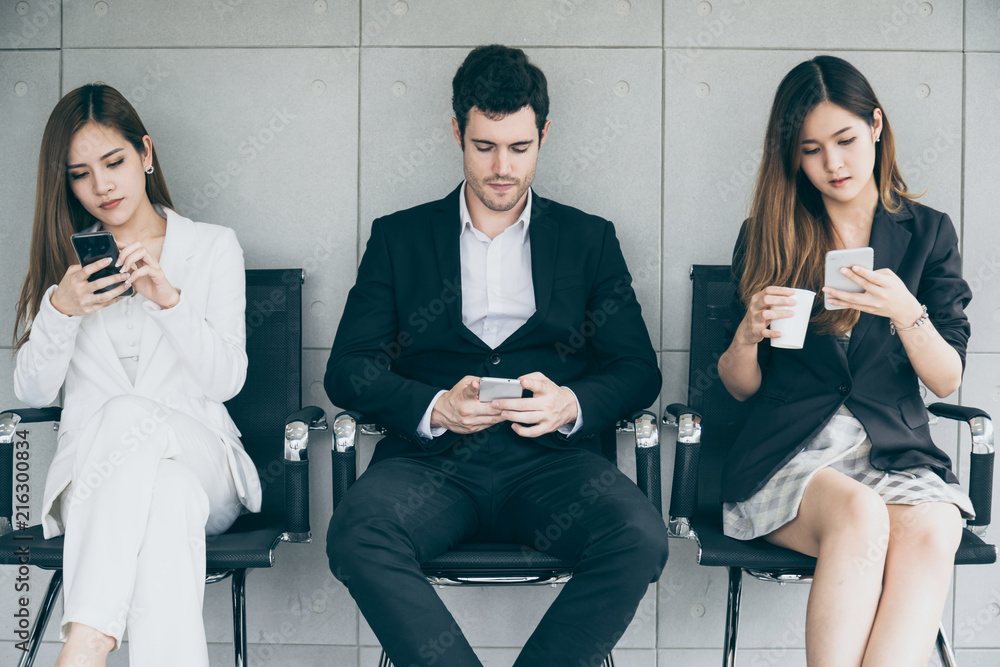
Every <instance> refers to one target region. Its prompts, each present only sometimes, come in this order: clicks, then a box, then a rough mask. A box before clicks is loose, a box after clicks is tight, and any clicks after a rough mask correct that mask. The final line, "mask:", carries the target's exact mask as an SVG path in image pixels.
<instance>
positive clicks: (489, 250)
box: [417, 183, 583, 440]
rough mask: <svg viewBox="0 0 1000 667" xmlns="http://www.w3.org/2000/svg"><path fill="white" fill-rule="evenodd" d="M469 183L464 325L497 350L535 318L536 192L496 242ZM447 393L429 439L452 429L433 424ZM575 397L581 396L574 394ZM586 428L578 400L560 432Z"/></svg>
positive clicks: (427, 420) (463, 244)
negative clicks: (481, 223)
mask: <svg viewBox="0 0 1000 667" xmlns="http://www.w3.org/2000/svg"><path fill="white" fill-rule="evenodd" d="M465 185H466V184H465V183H462V187H461V188H460V189H459V194H458V212H459V218H460V219H461V222H462V225H461V228H460V229H459V253H460V255H459V257H460V262H461V265H462V324H464V325H465V326H466V327H468V329H469V330H470V331H471V332H472V333H474V334H475V335H476V336H477V337H479V339H480V340H482V341H483V342H484V343H486V344H487V345H489V346H490V348H491V349H496V348H497V347H499V345H500V344H501V343H503V342H504V341H505V340H507V338H508V337H510V335H511V334H513V333H514V332H515V331H517V330H518V329H520V328H521V327H522V326H523V325H524V323H525V322H527V321H528V318H530V317H531V316H532V315H534V314H535V286H534V283H532V281H531V237H530V236H529V235H528V226H529V225H530V224H531V197H532V193H531V189H530V188H529V189H528V197H527V201H526V202H525V205H524V210H523V211H522V212H521V215H520V216H518V218H517V221H516V222H515V223H514V224H513V225H511V226H510V227H508V228H507V229H505V230H504V231H503V232H501V233H500V234H498V235H497V236H496V238H494V239H492V240H491V239H490V237H488V236H486V234H483V233H482V232H481V231H479V230H478V229H476V228H475V227H474V226H473V224H472V216H471V215H469V206H468V204H467V203H466V200H465V189H466V188H465ZM444 393H446V392H445V391H439V392H438V393H437V395H436V396H435V397H434V399H433V400H432V401H431V403H430V405H429V406H428V407H427V411H426V412H424V416H423V419H421V420H420V424H419V425H418V426H417V435H419V436H420V437H421V438H424V439H427V440H429V439H432V438H436V437H438V436H440V435H443V434H444V433H445V431H447V429H446V428H444V427H443V426H431V413H433V412H434V406H435V405H437V402H438V399H439V398H441V395H442V394H444ZM574 398H575V395H574ZM581 426H583V411H582V410H581V408H580V400H579V399H577V401H576V422H575V423H570V424H566V425H564V426H562V427H560V428H559V432H560V433H562V434H563V435H566V436H569V435H572V434H574V433H576V432H577V431H578V430H579V429H580V427H581Z"/></svg>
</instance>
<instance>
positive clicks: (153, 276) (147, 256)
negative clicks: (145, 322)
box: [117, 241, 181, 309]
mask: <svg viewBox="0 0 1000 667" xmlns="http://www.w3.org/2000/svg"><path fill="white" fill-rule="evenodd" d="M118 249H119V255H118V263H117V266H119V267H120V268H121V270H122V272H123V273H128V274H129V279H128V282H130V283H132V286H133V287H134V288H135V290H136V291H137V292H139V294H141V295H143V296H144V297H146V298H147V299H149V300H150V301H152V302H153V303H155V304H156V305H158V306H159V307H160V308H164V309H166V308H173V307H174V306H176V305H177V302H178V301H180V299H181V293H180V292H179V291H178V290H177V288H175V287H174V286H173V285H171V284H170V281H169V280H167V277H166V276H165V275H164V274H163V269H162V268H160V263H159V262H158V261H157V260H156V258H155V257H153V255H152V253H150V252H149V250H147V249H146V247H145V246H143V245H142V243H140V242H138V241H136V242H135V243H132V244H130V245H124V244H122V243H119V244H118Z"/></svg>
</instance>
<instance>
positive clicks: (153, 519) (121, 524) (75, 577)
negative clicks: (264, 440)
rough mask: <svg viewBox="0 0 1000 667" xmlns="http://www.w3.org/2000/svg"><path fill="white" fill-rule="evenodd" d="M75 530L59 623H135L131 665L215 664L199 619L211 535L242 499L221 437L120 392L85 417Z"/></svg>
mask: <svg viewBox="0 0 1000 667" xmlns="http://www.w3.org/2000/svg"><path fill="white" fill-rule="evenodd" d="M77 446H78V453H77V457H76V460H75V462H74V468H73V481H72V483H71V484H70V486H69V487H67V488H66V490H65V491H64V492H63V493H62V494H61V496H60V502H61V511H62V517H63V522H64V526H65V529H66V533H65V534H66V538H65V547H64V552H63V577H64V579H63V599H64V613H63V619H62V630H63V635H64V636H65V633H66V631H67V630H68V627H67V624H68V623H83V624H85V625H89V626H90V627H92V628H95V629H97V630H99V631H100V632H103V633H104V634H106V635H108V636H110V637H113V638H114V639H115V650H117V649H118V647H119V645H120V642H121V640H122V635H123V634H124V632H125V628H126V627H128V633H129V644H128V645H129V663H130V665H131V667H160V666H163V667H168V666H169V667H177V666H178V665H184V666H185V667H208V645H207V643H206V640H205V626H204V622H203V620H202V603H203V600H204V595H205V535H206V533H207V534H210V535H213V534H218V533H221V532H224V531H225V530H226V529H227V528H228V527H229V526H230V525H232V523H233V521H235V520H236V517H237V516H239V513H240V507H241V506H240V502H239V500H238V498H237V495H236V488H235V486H234V484H233V481H232V474H231V473H230V470H229V463H228V460H227V457H226V445H225V443H223V442H222V440H221V439H220V438H219V436H218V435H217V434H216V433H214V432H213V431H211V430H210V429H209V428H207V427H206V426H205V425H203V424H202V423H200V422H198V421H197V420H195V419H193V418H191V417H189V416H187V415H184V414H180V413H178V412H175V411H172V410H171V409H169V408H167V407H166V406H164V405H162V404H160V403H157V402H156V401H152V400H150V399H146V398H140V397H136V396H129V395H122V396H118V397H116V398H113V399H111V400H110V401H108V402H107V403H105V404H104V406H103V407H102V408H101V409H100V410H99V411H98V412H97V413H96V414H95V415H94V416H93V417H91V419H90V421H88V422H87V425H86V426H85V427H84V429H83V432H82V434H81V435H80V436H79V440H78V445H77Z"/></svg>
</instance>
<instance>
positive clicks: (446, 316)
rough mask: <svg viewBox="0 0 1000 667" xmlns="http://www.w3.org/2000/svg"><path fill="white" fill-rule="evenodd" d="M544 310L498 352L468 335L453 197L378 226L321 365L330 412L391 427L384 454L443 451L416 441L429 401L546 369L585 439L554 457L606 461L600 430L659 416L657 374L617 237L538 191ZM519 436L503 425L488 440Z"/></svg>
mask: <svg viewBox="0 0 1000 667" xmlns="http://www.w3.org/2000/svg"><path fill="white" fill-rule="evenodd" d="M532 195H533V196H532V207H531V223H530V226H529V236H530V239H531V271H532V282H533V285H534V291H535V308H536V312H535V314H534V315H532V316H531V318H530V319H529V320H528V321H527V322H526V323H525V324H524V325H523V326H522V327H521V328H519V329H518V330H517V331H516V332H514V333H513V334H512V335H511V336H510V337H509V338H507V339H506V340H505V341H503V342H502V343H501V344H500V345H499V346H498V347H497V348H496V349H491V348H490V347H489V346H488V345H486V344H485V343H484V342H483V341H482V340H480V339H479V338H478V337H477V336H476V335H475V334H473V333H472V332H471V331H470V330H469V329H468V328H467V327H466V326H465V325H464V324H462V284H461V266H460V252H459V234H460V232H461V221H460V218H459V202H458V197H459V190H458V189H455V190H454V191H453V192H452V193H451V194H449V195H448V196H447V197H445V198H444V199H442V200H439V201H435V202H430V203H427V204H423V205H421V206H417V207H415V208H412V209H409V210H405V211H400V212H397V213H394V214H392V215H389V216H386V217H383V218H379V219H377V220H375V222H374V223H373V224H372V233H371V238H370V239H369V240H368V247H367V249H366V250H365V254H364V257H363V258H362V260H361V265H360V267H359V268H358V278H357V282H356V283H355V285H354V287H353V288H352V289H351V292H350V294H349V295H348V298H347V305H346V307H345V310H344V315H343V318H342V319H341V322H340V326H339V328H338V330H337V336H336V339H335V340H334V344H333V350H332V351H331V354H330V360H329V363H328V364H327V371H326V378H325V386H326V391H327V393H328V394H329V396H330V399H331V400H332V401H333V403H334V404H336V405H338V406H342V407H345V408H347V409H352V410H359V411H361V412H363V413H364V414H365V415H366V417H367V418H371V419H374V420H377V421H378V422H379V423H381V424H383V425H385V426H387V427H389V429H390V434H389V436H387V437H386V438H384V439H383V440H382V441H381V442H380V443H379V446H378V449H377V452H376V456H377V457H378V458H384V457H385V456H390V455H398V454H406V455H415V454H416V455H419V454H422V453H425V454H429V453H435V452H439V451H443V450H444V449H446V448H448V447H449V446H451V445H453V444H454V443H455V442H456V441H457V440H458V439H459V437H460V436H459V435H458V434H456V433H453V432H447V433H445V434H444V435H442V436H441V437H438V438H434V439H433V440H430V441H428V442H425V441H423V440H422V439H421V438H420V437H419V436H418V435H417V432H416V429H417V425H418V424H419V423H420V419H421V417H422V416H423V414H424V412H425V411H426V409H427V406H428V405H430V402H431V400H432V399H433V398H434V396H435V395H436V393H437V392H438V391H439V390H441V389H450V388H451V387H453V386H454V385H455V384H456V383H457V382H458V381H459V380H460V379H461V378H462V377H464V376H466V375H473V376H478V377H483V376H492V377H508V378H516V377H519V376H521V375H524V374H527V373H531V372H533V371H539V372H541V373H543V374H545V375H546V376H547V377H548V378H549V379H551V380H552V381H554V382H555V383H556V384H559V385H565V386H567V387H569V388H570V389H572V390H573V392H574V393H575V394H576V396H577V398H578V399H579V401H580V407H581V410H582V412H583V427H582V428H581V430H580V431H578V432H577V433H575V434H574V435H573V436H572V437H570V438H568V439H567V438H565V437H564V436H561V435H559V434H548V435H547V436H544V437H543V438H541V439H540V440H541V441H542V442H543V443H544V444H547V445H551V446H555V447H565V446H580V447H584V448H588V449H592V450H594V451H598V450H599V445H598V442H597V441H598V438H596V437H594V436H595V435H596V434H598V433H600V432H601V431H606V430H607V429H608V428H610V427H612V426H614V424H615V421H616V420H617V419H620V418H623V417H626V416H628V415H629V414H630V413H631V412H633V411H634V410H637V409H640V408H643V407H646V406H648V405H649V404H651V403H652V402H653V401H654V400H655V398H656V396H657V394H658V393H659V390H660V372H659V369H658V367H657V363H656V355H655V353H654V351H653V347H652V345H651V343H650V340H649V334H648V333H647V331H646V326H645V324H644V322H643V320H642V316H641V311H640V307H639V304H638V302H637V301H636V298H635V292H634V291H633V289H632V279H631V276H630V275H629V272H628V269H627V267H626V265H625V260H624V258H623V257H622V253H621V249H620V247H619V244H618V239H617V238H616V237H615V231H614V226H613V225H612V224H611V223H610V222H608V221H607V220H603V219H601V218H598V217H596V216H592V215H588V214H586V213H583V212H582V211H579V210H577V209H574V208H570V207H568V206H563V205H562V204H558V203H556V202H553V201H551V200H547V199H543V198H542V197H539V196H537V195H535V194H534V193H532ZM498 432H499V433H503V434H505V436H507V437H518V436H516V435H515V434H514V433H513V430H512V429H511V428H510V425H509V424H507V423H502V424H501V425H500V426H499V427H494V429H491V433H498Z"/></svg>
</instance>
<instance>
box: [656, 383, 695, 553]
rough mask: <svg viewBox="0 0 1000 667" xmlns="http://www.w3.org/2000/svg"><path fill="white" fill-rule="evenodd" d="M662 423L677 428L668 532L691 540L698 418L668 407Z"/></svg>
mask: <svg viewBox="0 0 1000 667" xmlns="http://www.w3.org/2000/svg"><path fill="white" fill-rule="evenodd" d="M663 423H664V424H667V425H670V426H677V444H676V450H675V454H674V477H673V485H672V487H671V489H670V512H669V517H670V518H669V520H668V521H667V529H668V531H669V533H670V535H672V536H674V537H686V538H689V537H693V533H692V532H691V517H692V516H693V515H694V511H695V509H696V507H697V505H698V461H699V459H700V457H701V414H699V413H698V411H697V410H694V409H692V408H689V407H688V406H686V405H682V404H680V403H673V404H671V405H668V406H667V408H666V409H665V410H664V411H663Z"/></svg>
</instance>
